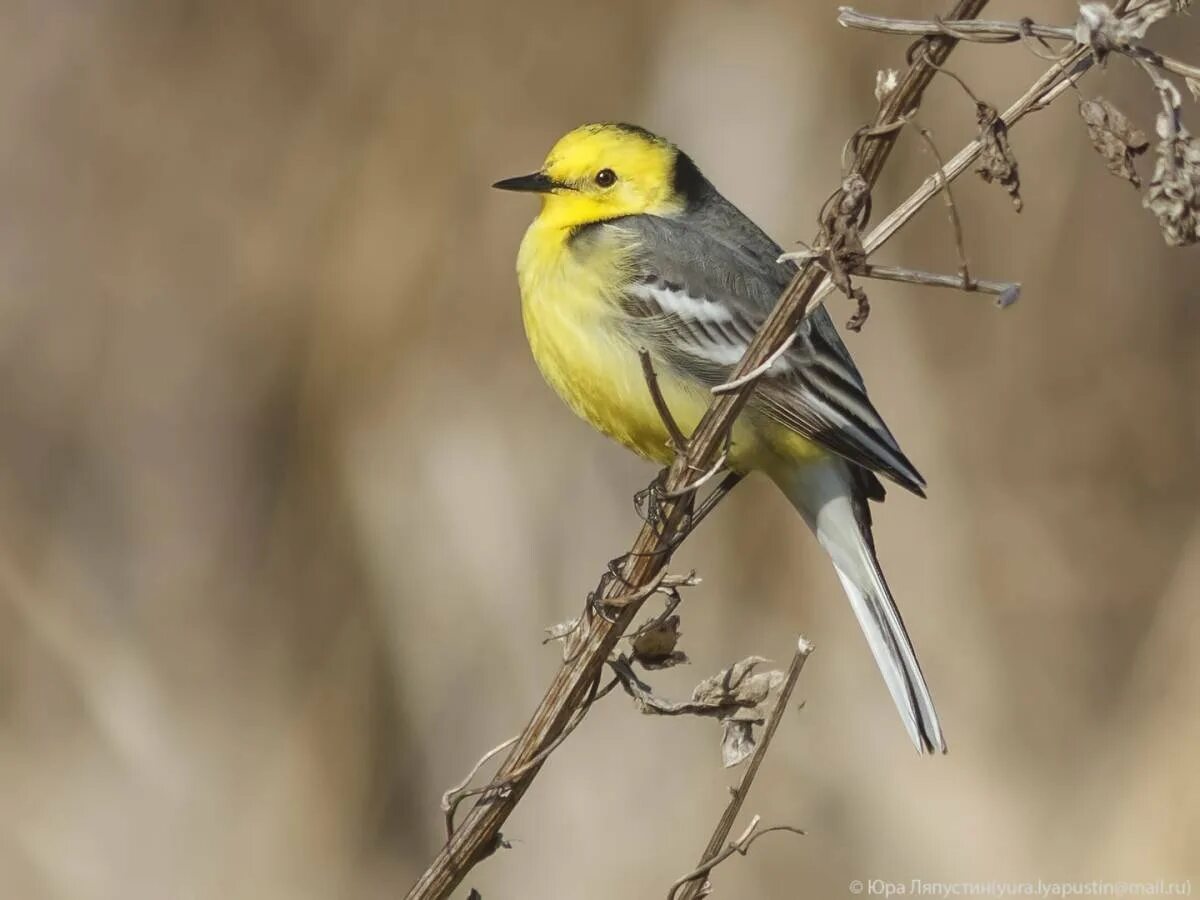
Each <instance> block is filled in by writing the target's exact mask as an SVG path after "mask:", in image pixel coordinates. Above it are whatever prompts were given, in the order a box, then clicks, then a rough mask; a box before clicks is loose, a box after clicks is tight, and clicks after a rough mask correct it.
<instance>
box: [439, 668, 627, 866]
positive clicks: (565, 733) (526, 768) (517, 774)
mask: <svg viewBox="0 0 1200 900" xmlns="http://www.w3.org/2000/svg"><path fill="white" fill-rule="evenodd" d="M619 680H620V679H617V678H613V679H612V680H611V681H609V682H608V684H606V685H605V686H604V687H602V688H600V689H599V690H593V692H592V694H591V695H590V696H589V697H588V699H587V702H586V703H584V704H583V705H582V706H580V707H578V708H577V709H576V710H574V715H573V716H572V717H571V719H570V720H569V721H568V723H567V726H566V727H565V728H564V729H563V730H562V732H560V733H559V735H558V736H557V737H556V738H555V739H554V740H553V741H551V742H550V743H549V744H547V745H546V746H545V747H543V748H542V749H541V750H540V751H539V752H538V753H537V754H535V755H534V756H533V757H532V758H530V759H529V760H528V761H527V762H526V763H525V764H524V765H523V766H522V767H521V768H520V769H517V770H516V771H513V772H510V773H509V774H508V775H505V776H504V777H503V778H497V779H495V780H493V781H492V782H490V783H488V784H486V785H484V786H483V787H478V788H471V789H469V790H459V791H457V792H455V794H454V796H453V798H452V799H451V800H450V801H449V806H448V808H447V807H446V797H445V796H443V798H442V803H443V810H444V812H445V814H446V830H447V832H448V833H449V835H450V838H449V839H451V840H452V839H453V837H454V833H455V832H454V812H455V810H457V809H458V804H460V803H461V802H462V801H463V800H466V799H467V798H468V797H478V796H480V795H483V794H498V795H500V796H503V792H504V791H505V789H507V788H510V787H511V786H512V785H514V784H517V783H518V782H520V780H521V779H522V778H524V777H525V776H526V775H528V774H529V773H530V772H531V771H533V770H534V769H536V768H537V767H538V766H540V765H541V764H542V763H543V762H545V760H546V757H548V756H549V755H550V754H551V753H553V752H554V751H555V750H557V749H558V747H559V745H560V744H562V742H563V741H565V740H566V739H567V738H568V737H570V736H571V732H572V731H574V730H575V729H576V728H577V727H578V726H579V723H580V722H582V721H583V718H584V716H585V715H586V714H587V711H588V709H589V708H590V707H591V705H592V704H593V703H595V702H596V701H597V700H600V699H602V698H603V697H606V696H608V693H609V691H611V690H612V689H613V688H614V687H616V686H617V684H618V683H619ZM599 683H600V680H599V679H596V681H595V683H594V684H593V688H595V686H596V685H598V684H599ZM519 737H520V735H517V738H513V741H515V740H517V739H518V738H519ZM513 741H508V742H507V743H506V744H505V746H509V745H511V744H512V743H513ZM497 834H499V832H497ZM493 843H494V842H493Z"/></svg>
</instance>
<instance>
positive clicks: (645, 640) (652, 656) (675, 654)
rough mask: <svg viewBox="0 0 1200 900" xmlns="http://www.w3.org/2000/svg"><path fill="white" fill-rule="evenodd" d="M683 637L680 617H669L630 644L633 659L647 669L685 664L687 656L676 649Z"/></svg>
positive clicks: (645, 631)
mask: <svg viewBox="0 0 1200 900" xmlns="http://www.w3.org/2000/svg"><path fill="white" fill-rule="evenodd" d="M681 636H682V632H681V631H680V630H679V616H667V617H666V618H665V619H663V620H662V621H660V622H656V623H654V625H652V626H651V627H649V628H647V629H646V630H644V631H642V632H641V633H639V634H638V635H637V636H636V637H635V638H634V639H633V640H632V641H631V642H630V644H631V645H632V647H633V658H634V660H636V661H637V662H638V664H639V665H641V666H643V667H644V668H646V669H667V668H670V667H671V666H677V665H679V664H680V663H685V662H687V661H688V658H687V654H686V653H684V652H683V651H682V650H676V649H675V647H676V645H677V644H678V643H679V638H680V637H681Z"/></svg>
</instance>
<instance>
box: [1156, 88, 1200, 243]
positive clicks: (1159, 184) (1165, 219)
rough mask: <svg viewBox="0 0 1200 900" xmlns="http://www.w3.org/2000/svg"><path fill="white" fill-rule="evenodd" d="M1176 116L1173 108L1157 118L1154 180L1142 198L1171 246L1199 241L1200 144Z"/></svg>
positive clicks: (1176, 111)
mask: <svg viewBox="0 0 1200 900" xmlns="http://www.w3.org/2000/svg"><path fill="white" fill-rule="evenodd" d="M1178 113H1179V110H1178V109H1176V110H1174V111H1164V112H1161V113H1159V115H1158V120H1157V131H1158V136H1159V142H1158V145H1157V147H1156V160H1155V164H1154V178H1153V180H1152V181H1151V182H1150V188H1149V189H1148V190H1147V191H1146V196H1145V197H1144V198H1143V199H1142V204H1143V205H1144V206H1145V207H1146V208H1147V209H1148V210H1150V211H1151V212H1152V213H1154V215H1155V216H1156V217H1157V218H1158V224H1159V227H1160V228H1162V233H1163V239H1164V240H1166V242H1167V243H1168V244H1169V245H1171V246H1172V247H1183V246H1186V245H1188V244H1194V243H1196V242H1197V241H1198V240H1200V141H1197V140H1196V138H1195V137H1194V136H1193V135H1192V134H1191V133H1190V132H1189V131H1188V130H1187V128H1185V127H1184V125H1183V122H1182V121H1180V118H1179V114H1178Z"/></svg>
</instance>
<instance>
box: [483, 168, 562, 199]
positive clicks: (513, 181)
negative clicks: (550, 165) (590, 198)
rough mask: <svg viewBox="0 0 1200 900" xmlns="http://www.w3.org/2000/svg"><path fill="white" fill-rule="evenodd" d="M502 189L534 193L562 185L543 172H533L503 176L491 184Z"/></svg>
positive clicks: (543, 192) (546, 191)
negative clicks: (502, 178) (508, 176)
mask: <svg viewBox="0 0 1200 900" xmlns="http://www.w3.org/2000/svg"><path fill="white" fill-rule="evenodd" d="M492 187H494V188H499V189H500V190H502V191H528V192H530V193H534V194H548V193H549V192H550V191H552V190H554V189H555V188H556V187H562V185H560V184H558V183H557V182H555V181H553V180H551V179H550V177H549V176H547V175H546V174H545V173H544V172H534V173H533V174H532V175H518V176H517V177H516V178H505V179H504V180H503V181H497V182H496V183H495V184H493V185H492Z"/></svg>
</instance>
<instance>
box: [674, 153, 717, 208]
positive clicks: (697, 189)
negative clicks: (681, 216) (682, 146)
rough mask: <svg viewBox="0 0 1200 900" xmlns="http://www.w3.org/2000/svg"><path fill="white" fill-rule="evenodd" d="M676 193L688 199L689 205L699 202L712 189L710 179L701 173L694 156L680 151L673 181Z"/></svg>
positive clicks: (676, 159)
mask: <svg viewBox="0 0 1200 900" xmlns="http://www.w3.org/2000/svg"><path fill="white" fill-rule="evenodd" d="M672 186H673V187H674V188H675V193H677V194H679V195H680V196H681V197H683V198H684V200H686V201H687V204H688V206H691V205H692V204H693V203H698V202H699V201H700V200H702V199H703V198H704V196H705V194H707V193H708V191H709V190H710V186H709V183H708V179H707V178H705V177H704V176H703V175H702V174H700V170H699V169H698V168H696V164H695V163H694V162H692V158H691V157H690V156H688V155H687V154H686V153H684V152H683V151H682V150H680V151H679V153H678V155H677V156H676V157H675V176H674V180H673V182H672Z"/></svg>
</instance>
